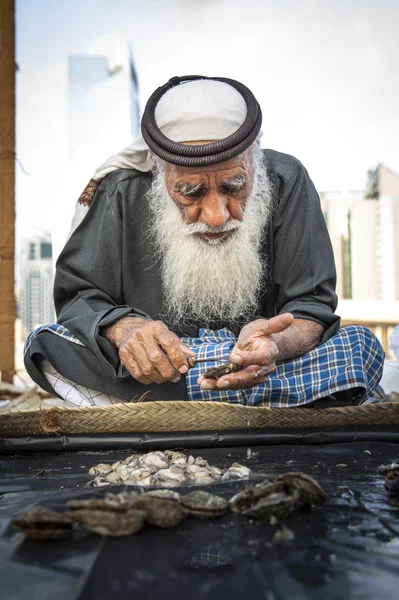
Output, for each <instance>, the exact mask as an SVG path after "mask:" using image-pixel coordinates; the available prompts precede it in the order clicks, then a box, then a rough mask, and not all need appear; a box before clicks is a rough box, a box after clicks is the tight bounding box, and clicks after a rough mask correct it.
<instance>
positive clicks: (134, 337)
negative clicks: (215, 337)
mask: <svg viewBox="0 0 399 600" xmlns="http://www.w3.org/2000/svg"><path fill="white" fill-rule="evenodd" d="M104 335H105V337H106V338H107V339H108V340H109V341H110V342H111V343H112V344H113V345H114V346H116V347H117V348H118V349H119V357H120V360H121V363H122V364H123V365H124V366H125V367H126V369H127V370H128V371H129V373H130V374H131V376H132V377H134V379H137V381H139V382H140V383H144V384H146V385H149V384H150V383H164V382H165V381H173V382H174V383H176V382H177V381H179V380H180V377H181V374H184V373H187V371H188V368H189V365H188V362H187V357H188V356H195V352H193V351H192V350H190V349H189V348H188V347H187V346H185V345H184V344H182V343H181V341H180V339H179V338H178V336H177V335H176V334H174V333H173V332H172V331H170V330H169V329H168V328H167V327H166V325H164V323H162V322H161V321H149V320H147V319H142V318H141V317H124V318H122V319H120V320H119V321H117V322H116V323H113V324H112V325H109V326H108V327H106V328H105V330H104Z"/></svg>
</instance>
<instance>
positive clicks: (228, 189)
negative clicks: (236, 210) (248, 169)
mask: <svg viewBox="0 0 399 600" xmlns="http://www.w3.org/2000/svg"><path fill="white" fill-rule="evenodd" d="M244 189H245V185H242V186H240V187H237V186H234V185H227V184H224V185H222V186H221V188H220V191H221V192H222V194H226V196H237V195H238V194H239V193H240V192H242V191H243V190H244Z"/></svg>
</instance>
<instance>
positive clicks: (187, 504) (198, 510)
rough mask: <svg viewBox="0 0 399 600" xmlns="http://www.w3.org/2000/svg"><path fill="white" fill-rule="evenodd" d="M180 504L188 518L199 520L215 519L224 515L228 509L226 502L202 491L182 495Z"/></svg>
mask: <svg viewBox="0 0 399 600" xmlns="http://www.w3.org/2000/svg"><path fill="white" fill-rule="evenodd" d="M180 504H181V505H182V506H183V508H184V509H185V510H186V511H187V513H188V515H189V516H190V517H197V518H199V519H215V518H217V517H221V516H223V515H224V514H226V513H227V511H228V509H229V503H228V502H227V500H225V499H224V498H222V497H221V496H216V495H215V494H210V493H209V492H205V491H203V490H196V491H194V492H189V493H188V494H184V496H181V498H180Z"/></svg>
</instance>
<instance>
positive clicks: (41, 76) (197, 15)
mask: <svg viewBox="0 0 399 600" xmlns="http://www.w3.org/2000/svg"><path fill="white" fill-rule="evenodd" d="M398 31H399V3H398V2H397V0H379V2H378V3H377V2H375V0H319V1H316V0H301V1H299V0H280V1H279V2H278V3H276V2H275V1H273V2H272V1H271V0H245V2H244V1H243V0H141V1H138V0H97V1H95V0H84V1H83V2H82V1H81V0H47V1H46V0H17V15H16V32H17V63H18V67H19V71H18V73H17V156H18V163H17V237H18V239H19V237H20V236H21V235H27V234H29V233H31V232H33V231H37V230H40V229H44V230H50V231H51V232H52V234H53V240H54V244H55V248H56V251H57V250H59V249H60V248H61V247H62V244H63V241H64V239H65V235H66V233H67V232H68V229H69V223H70V220H71V218H72V214H73V209H74V203H75V200H76V197H75V196H73V197H72V196H71V195H70V193H69V192H68V190H69V189H71V188H70V186H69V184H68V182H69V181H70V180H71V179H72V178H73V174H72V173H70V172H69V167H68V163H67V160H66V135H67V132H66V127H67V118H66V110H67V60H68V55H74V54H88V53H90V54H96V53H98V52H99V51H100V53H103V51H104V49H106V50H107V53H108V55H109V56H110V59H112V60H114V61H115V62H117V59H118V53H120V52H121V48H126V47H127V44H128V43H129V42H130V43H132V47H133V52H134V59H135V63H136V67H137V71H138V76H139V83H140V102H141V108H142V109H143V107H144V105H145V101H146V99H147V98H148V97H149V95H150V94H151V93H152V92H153V91H154V89H155V88H157V87H158V86H159V85H162V84H163V83H165V82H166V81H167V80H168V79H169V78H170V77H172V76H174V75H186V74H193V73H195V74H201V75H209V76H224V77H232V78H234V79H237V80H239V81H241V82H242V83H244V84H245V85H247V86H248V87H249V88H250V89H251V90H252V91H253V93H254V94H255V96H256V98H257V99H258V101H259V103H260V105H261V107H262V112H263V127H262V129H263V132H264V133H263V138H262V145H263V147H265V148H273V149H274V150H278V151H281V152H287V153H289V154H292V155H294V156H295V157H296V158H298V159H299V160H300V161H301V162H302V163H303V164H304V165H305V167H306V168H307V170H308V172H309V174H310V176H311V178H312V179H313V181H314V183H315V185H316V188H317V189H318V190H319V191H338V190H340V191H345V190H355V189H362V188H363V187H364V185H365V182H366V175H367V170H368V169H370V168H373V167H375V166H376V165H377V164H378V163H383V164H385V165H387V166H388V167H390V168H391V169H392V170H394V171H396V172H399V143H398V140H399V60H398V59H399V42H398V39H399V36H398ZM109 111H110V114H112V115H115V114H117V112H118V106H115V105H113V106H110V107H109ZM129 142H130V137H129V131H126V144H128V143H129ZM124 145H125V142H124V143H123V144H122V146H121V147H120V148H113V147H112V148H110V149H109V152H108V150H107V155H106V156H103V157H102V159H104V160H105V159H106V158H107V157H108V155H111V154H113V153H114V152H116V151H118V150H120V149H121V148H122V147H123V146H124ZM96 158H97V157H96ZM102 159H101V161H100V162H102ZM93 161H94V154H93ZM96 166H98V163H95V164H93V165H91V164H90V165H88V172H87V178H86V179H87V181H88V180H89V179H90V177H91V176H92V174H93V172H92V171H93V170H94V169H95V167H96Z"/></svg>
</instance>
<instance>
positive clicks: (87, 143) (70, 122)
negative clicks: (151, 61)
mask: <svg viewBox="0 0 399 600" xmlns="http://www.w3.org/2000/svg"><path fill="white" fill-rule="evenodd" d="M119 59H120V62H118V63H117V64H115V63H114V64H111V63H110V61H109V59H108V57H107V56H89V55H81V56H69V58H68V108H67V155H68V184H69V186H70V188H71V189H70V193H71V194H74V197H75V198H76V199H77V196H76V194H77V195H79V194H80V192H81V191H82V189H83V187H84V186H85V185H86V184H87V183H88V181H89V179H90V177H91V176H92V174H93V172H94V170H95V169H96V167H98V166H99V165H100V164H101V163H102V162H104V160H106V159H107V158H108V157H109V156H110V155H112V154H115V153H116V152H118V151H119V150H121V149H122V148H124V147H125V146H127V145H129V144H130V143H131V139H132V137H136V136H137V134H138V132H139V100H138V78H137V72H136V69H135V66H134V62H133V56H132V51H131V48H128V47H126V52H124V53H122V54H121V55H119Z"/></svg>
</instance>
